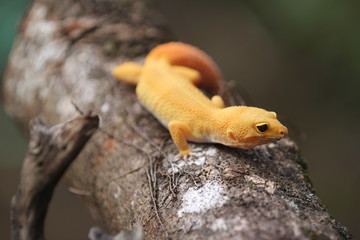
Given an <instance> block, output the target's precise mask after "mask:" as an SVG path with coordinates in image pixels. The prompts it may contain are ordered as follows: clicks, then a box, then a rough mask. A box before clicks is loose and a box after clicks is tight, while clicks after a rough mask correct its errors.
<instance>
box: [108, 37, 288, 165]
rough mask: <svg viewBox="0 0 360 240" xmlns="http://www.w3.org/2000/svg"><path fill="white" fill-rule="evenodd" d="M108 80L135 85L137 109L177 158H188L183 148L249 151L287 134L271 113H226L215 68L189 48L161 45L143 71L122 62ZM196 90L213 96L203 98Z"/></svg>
mask: <svg viewBox="0 0 360 240" xmlns="http://www.w3.org/2000/svg"><path fill="white" fill-rule="evenodd" d="M112 75H113V76H114V77H115V78H116V79H117V80H120V81H123V82H127V83H130V84H133V85H136V95H137V97H138V99H139V101H140V102H141V104H142V105H143V106H145V108H146V109H148V110H149V111H150V112H151V113H152V114H153V115H154V116H155V117H156V118H157V119H158V120H159V121H160V122H161V123H162V124H163V125H164V126H165V127H166V128H167V129H168V130H169V132H170V135H171V137H172V140H173V142H174V143H175V145H176V147H177V149H178V150H179V154H178V155H177V156H178V157H185V158H186V157H188V156H189V155H190V153H191V148H190V147H189V144H188V142H198V143H220V144H223V145H225V146H229V147H234V148H243V149H249V148H253V147H255V146H258V145H261V144H266V143H269V142H273V141H276V140H279V139H281V138H284V137H285V136H287V134H288V130H287V128H286V127H285V126H283V125H282V124H281V123H280V122H279V120H278V119H277V116H276V113H275V112H272V111H266V110H264V109H261V108H257V107H249V106H228V107H225V104H224V100H223V99H222V97H221V96H220V95H219V94H217V93H219V92H221V91H223V82H222V81H223V80H222V79H223V77H222V73H221V72H220V70H219V67H218V66H217V65H216V63H215V62H214V60H213V59H212V58H211V57H210V56H208V55H207V54H206V53H205V52H203V51H202V50H200V49H198V48H197V47H194V46H192V45H190V44H186V43H182V42H168V43H164V44H160V45H158V46H157V47H155V48H154V49H152V50H151V51H150V52H149V53H148V55H147V56H146V58H145V62H144V64H143V65H141V64H138V63H136V62H125V63H123V64H121V65H119V66H117V67H115V68H114V69H113V71H112ZM199 88H202V89H205V90H206V91H208V92H209V93H212V94H215V95H214V96H213V97H212V98H208V97H207V96H206V95H205V94H204V93H203V92H202V91H201V90H200V89H199Z"/></svg>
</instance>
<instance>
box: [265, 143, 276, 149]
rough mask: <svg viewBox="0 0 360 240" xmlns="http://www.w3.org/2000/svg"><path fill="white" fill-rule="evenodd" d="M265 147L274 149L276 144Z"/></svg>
mask: <svg viewBox="0 0 360 240" xmlns="http://www.w3.org/2000/svg"><path fill="white" fill-rule="evenodd" d="M267 146H268V148H275V147H276V144H275V143H269V144H268V145H267Z"/></svg>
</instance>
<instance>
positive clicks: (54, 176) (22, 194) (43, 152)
mask: <svg viewBox="0 0 360 240" xmlns="http://www.w3.org/2000/svg"><path fill="white" fill-rule="evenodd" d="M98 125H99V118H98V116H96V115H93V114H91V113H89V114H87V115H85V116H81V117H78V118H76V119H74V120H72V121H69V122H66V123H63V124H59V125H56V126H53V127H49V126H46V125H45V124H44V123H42V122H41V121H39V120H37V121H34V123H33V124H32V131H31V138H30V143H29V150H28V152H27V154H26V157H25V160H24V164H23V167H22V170H21V179H20V183H19V187H18V189H17V191H16V194H15V196H14V197H13V199H12V202H11V239H14V240H20V239H21V240H25V239H27V240H40V239H44V231H43V227H44V222H45V217H46V213H47V208H48V205H49V202H50V200H51V197H52V194H53V191H54V189H55V187H56V185H57V183H58V181H59V180H60V178H61V177H62V176H63V174H64V173H65V171H66V169H67V168H68V167H69V166H70V164H71V163H72V162H73V161H74V160H75V158H76V157H77V155H78V154H79V153H80V151H81V150H82V149H83V147H84V145H85V144H86V142H87V141H88V140H89V138H90V137H91V136H92V134H93V133H94V131H95V130H96V129H97V127H98Z"/></svg>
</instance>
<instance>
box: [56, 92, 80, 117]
mask: <svg viewBox="0 0 360 240" xmlns="http://www.w3.org/2000/svg"><path fill="white" fill-rule="evenodd" d="M56 111H57V112H58V113H61V116H62V118H63V119H72V118H74V117H75V116H76V115H77V114H78V113H77V111H76V109H75V106H74V105H73V103H72V101H71V98H69V97H63V98H60V99H59V102H58V103H57V104H56Z"/></svg>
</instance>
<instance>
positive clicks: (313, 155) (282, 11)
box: [0, 0, 360, 239]
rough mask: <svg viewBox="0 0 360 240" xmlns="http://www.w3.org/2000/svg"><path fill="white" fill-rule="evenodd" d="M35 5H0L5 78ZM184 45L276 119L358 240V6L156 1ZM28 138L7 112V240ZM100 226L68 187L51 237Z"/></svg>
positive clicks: (3, 220) (352, 0)
mask: <svg viewBox="0 0 360 240" xmlns="http://www.w3.org/2000/svg"><path fill="white" fill-rule="evenodd" d="M28 3H29V1H25V0H12V1H4V0H1V4H0V36H1V38H0V76H2V75H3V71H4V68H5V65H6V61H7V56H8V54H9V51H10V48H11V45H12V42H13V39H14V36H15V33H16V24H17V23H18V22H19V19H20V17H21V16H22V14H23V13H24V11H25V9H26V6H27V4H28ZM157 3H158V5H159V7H160V8H161V10H162V12H163V13H164V15H165V17H166V18H167V20H168V23H169V25H170V27H171V29H172V30H173V32H174V33H175V35H176V37H177V38H178V39H179V40H181V41H184V42H188V43H191V44H194V45H196V46H199V47H201V48H202V49H203V50H205V51H206V52H208V53H209V54H210V55H211V56H213V58H214V59H215V60H216V62H217V63H218V64H219V65H220V67H221V69H222V70H223V72H224V75H225V77H226V79H227V80H228V81H234V82H236V86H237V90H238V91H239V92H240V93H241V94H242V96H243V97H244V98H245V101H246V102H247V104H248V105H253V106H258V107H262V108H265V109H269V110H274V111H276V112H277V113H278V115H279V116H280V118H281V120H282V121H283V122H284V123H285V125H287V126H288V127H289V130H290V137H291V138H293V139H295V141H296V142H297V144H298V145H299V147H300V148H301V150H302V152H303V154H304V156H305V159H307V161H308V165H309V171H310V177H311V179H312V182H313V184H314V186H315V189H316V191H317V194H318V196H319V197H320V198H321V200H322V202H323V204H324V205H325V206H326V207H327V208H328V209H329V211H330V213H331V214H332V216H334V218H336V219H337V220H339V221H340V222H341V223H342V224H344V225H345V226H347V227H349V229H350V230H351V232H352V233H353V234H354V239H359V238H360V228H359V227H360V226H359V222H360V204H359V203H360V187H359V183H360V171H359V170H360V161H359V160H360V159H359V158H360V157H359V156H360V124H359V119H360V27H359V26H360V1H356V0H348V1H336V0H317V1H313V0H302V1H280V0H272V1H250V0H242V1H241V0H197V1H190V0H172V1H166V0H158V1H157ZM25 151H26V140H25V139H24V138H23V137H22V135H21V133H19V132H18V130H17V129H16V127H15V123H14V122H13V121H12V120H11V119H10V118H9V117H8V116H6V115H5V113H4V109H3V107H2V106H1V107H0V239H7V238H8V234H9V203H10V198H11V196H12V194H13V193H14V192H15V190H16V184H17V182H18V172H19V168H20V166H21V162H22V159H23V156H24V154H25ZM92 225H94V223H93V222H92V220H91V219H90V215H89V214H88V212H87V210H86V209H85V208H84V206H83V205H82V204H81V202H80V201H79V200H78V199H77V198H76V197H75V196H73V195H72V194H70V193H68V192H67V190H66V186H65V185H64V184H62V185H61V186H60V187H59V188H58V190H57V191H56V193H55V196H54V201H53V202H52V204H51V206H50V212H49V216H48V221H47V224H46V236H47V237H48V239H87V238H86V236H87V232H88V229H89V228H90V227H91V226H92Z"/></svg>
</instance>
